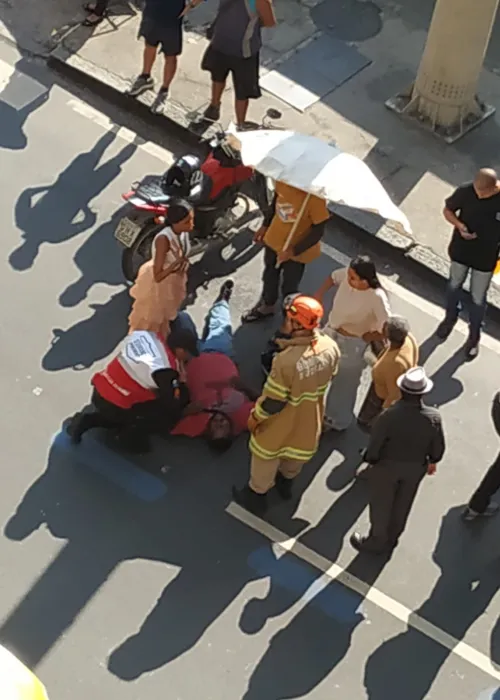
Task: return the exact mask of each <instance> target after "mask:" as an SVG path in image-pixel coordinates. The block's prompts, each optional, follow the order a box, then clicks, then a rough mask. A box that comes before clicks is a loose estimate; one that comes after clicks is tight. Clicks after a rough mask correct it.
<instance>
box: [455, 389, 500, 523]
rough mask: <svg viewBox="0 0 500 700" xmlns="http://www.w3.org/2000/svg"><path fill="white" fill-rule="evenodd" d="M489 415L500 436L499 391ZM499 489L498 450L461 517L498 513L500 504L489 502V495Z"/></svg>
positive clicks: (499, 460) (467, 519)
mask: <svg viewBox="0 0 500 700" xmlns="http://www.w3.org/2000/svg"><path fill="white" fill-rule="evenodd" d="M491 417H492V419H493V425H494V426H495V430H496V432H497V435H498V436H499V437H500V392H498V393H497V394H496V395H495V398H494V399H493V405H492V407H491ZM499 489H500V452H499V453H498V455H497V458H496V459H495V461H494V462H493V464H492V465H491V467H490V468H489V469H488V471H487V472H486V474H485V475H484V477H483V480H482V481H481V483H480V484H479V486H478V487H477V489H476V490H475V492H474V494H473V496H472V498H471V499H470V501H469V504H468V506H467V507H466V509H465V510H464V513H463V516H462V517H463V519H464V520H466V521H470V520H476V518H479V517H481V516H483V517H488V516H490V515H495V513H498V510H499V509H500V506H499V505H498V503H491V497H492V496H493V495H494V494H495V493H496V492H497V491H498V490H499Z"/></svg>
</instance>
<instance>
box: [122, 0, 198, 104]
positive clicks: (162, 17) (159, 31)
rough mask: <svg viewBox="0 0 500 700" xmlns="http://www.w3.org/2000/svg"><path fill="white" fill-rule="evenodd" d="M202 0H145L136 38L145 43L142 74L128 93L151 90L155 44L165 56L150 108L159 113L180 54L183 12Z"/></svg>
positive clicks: (136, 94) (132, 94) (152, 85)
mask: <svg viewBox="0 0 500 700" xmlns="http://www.w3.org/2000/svg"><path fill="white" fill-rule="evenodd" d="M202 1H203V0H190V1H189V2H186V0H146V2H145V4H144V10H143V13H142V22H141V26H140V27H139V37H142V38H143V39H144V42H145V46H144V54H143V59H142V73H141V74H140V75H139V76H138V77H137V78H136V79H135V80H134V82H133V83H132V85H131V87H130V88H129V90H127V94H128V95H130V96H131V97H138V96H139V95H141V94H142V93H143V92H146V91H147V90H152V89H153V87H154V80H153V78H152V76H151V71H152V69H153V65H154V62H155V59H156V54H157V51H158V47H160V50H161V52H162V53H163V54H164V56H165V65H164V69H163V83H162V86H161V88H160V89H159V91H158V95H157V96H156V99H155V101H154V102H153V105H152V107H151V111H152V112H154V113H155V114H161V113H162V112H163V110H164V107H165V105H166V102H167V99H168V91H169V88H170V83H171V82H172V80H173V79H174V76H175V73H176V71H177V57H178V56H180V55H181V53H182V22H183V17H184V16H185V14H186V13H187V12H188V11H189V10H191V9H192V8H194V7H196V6H197V5H199V4H200V3H201V2H202Z"/></svg>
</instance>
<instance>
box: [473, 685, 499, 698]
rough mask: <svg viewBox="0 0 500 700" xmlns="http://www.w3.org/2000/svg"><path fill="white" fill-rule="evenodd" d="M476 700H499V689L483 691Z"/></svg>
mask: <svg viewBox="0 0 500 700" xmlns="http://www.w3.org/2000/svg"><path fill="white" fill-rule="evenodd" d="M477 700H500V688H490V689H489V690H483V692H482V693H481V695H480V696H479V697H478V699H477Z"/></svg>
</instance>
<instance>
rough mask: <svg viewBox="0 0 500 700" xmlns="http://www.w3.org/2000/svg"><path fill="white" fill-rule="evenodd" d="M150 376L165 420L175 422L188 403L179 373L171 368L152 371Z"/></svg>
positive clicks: (184, 386)
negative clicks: (163, 411) (155, 387)
mask: <svg viewBox="0 0 500 700" xmlns="http://www.w3.org/2000/svg"><path fill="white" fill-rule="evenodd" d="M152 378H153V381H154V382H155V384H156V386H157V387H158V399H159V400H160V401H161V403H162V404H163V406H164V408H165V417H166V420H167V421H168V422H169V423H170V422H172V423H176V422H177V421H178V420H179V419H180V418H181V416H182V413H183V411H184V409H185V408H186V406H188V404H189V392H188V389H187V386H186V385H185V384H184V383H183V382H181V381H180V378H179V373H178V372H176V371H175V370H173V369H171V368H168V369H160V370H158V371H157V372H153V375H152Z"/></svg>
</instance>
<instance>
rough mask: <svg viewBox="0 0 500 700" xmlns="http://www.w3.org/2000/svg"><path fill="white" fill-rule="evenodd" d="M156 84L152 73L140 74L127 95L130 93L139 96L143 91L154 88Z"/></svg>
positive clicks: (131, 95) (132, 95)
mask: <svg viewBox="0 0 500 700" xmlns="http://www.w3.org/2000/svg"><path fill="white" fill-rule="evenodd" d="M154 85H155V81H154V79H153V78H152V77H151V76H150V75H139V76H138V77H137V78H136V79H135V80H134V82H133V83H132V85H131V86H130V87H129V89H128V90H127V95H130V97H138V96H139V95H142V93H143V92H146V91H147V90H152V89H153V88H154Z"/></svg>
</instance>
